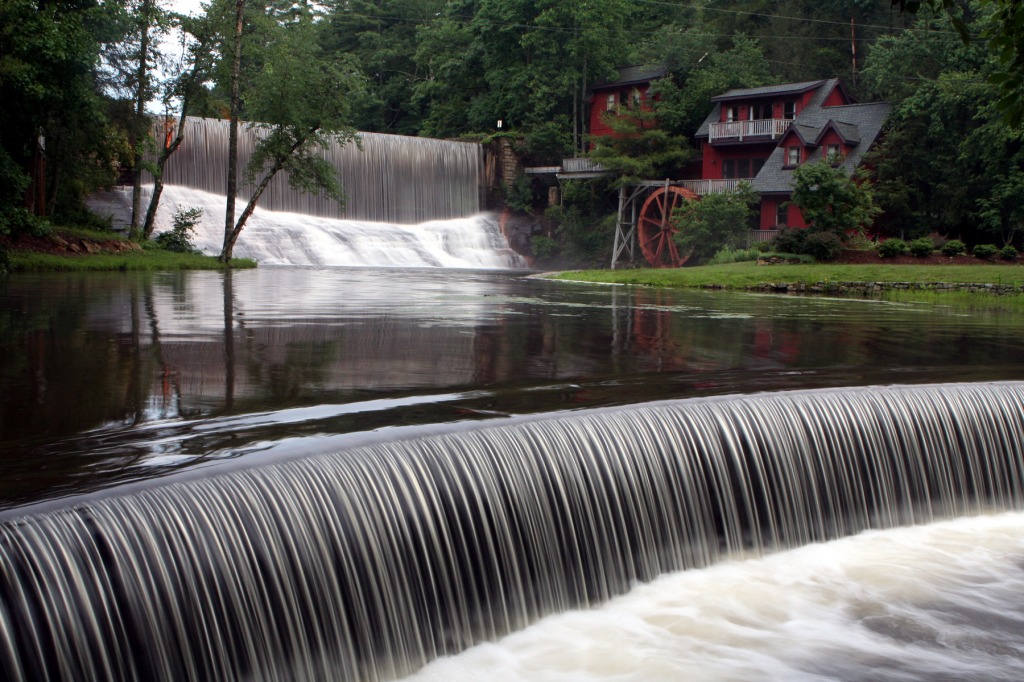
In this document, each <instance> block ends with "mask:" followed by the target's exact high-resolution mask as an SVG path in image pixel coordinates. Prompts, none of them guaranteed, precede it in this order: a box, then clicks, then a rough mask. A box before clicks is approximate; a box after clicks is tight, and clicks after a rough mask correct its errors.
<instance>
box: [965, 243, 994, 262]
mask: <svg viewBox="0 0 1024 682" xmlns="http://www.w3.org/2000/svg"><path fill="white" fill-rule="evenodd" d="M971 253H972V254H973V255H974V256H975V257H976V258H982V259H984V260H991V259H992V258H995V255H996V254H997V253H999V247H998V246H996V245H995V244H975V245H974V248H973V249H971Z"/></svg>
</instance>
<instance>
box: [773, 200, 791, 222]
mask: <svg viewBox="0 0 1024 682" xmlns="http://www.w3.org/2000/svg"><path fill="white" fill-rule="evenodd" d="M788 221H789V202H787V201H784V200H782V199H779V203H777V204H775V224H776V225H777V226H779V227H785V226H786V225H787V224H788Z"/></svg>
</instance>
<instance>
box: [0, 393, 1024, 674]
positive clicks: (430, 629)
mask: <svg viewBox="0 0 1024 682" xmlns="http://www.w3.org/2000/svg"><path fill="white" fill-rule="evenodd" d="M1022 408H1024V384H1022V383H997V384H964V385H943V386H924V387H886V388H877V387H876V388H863V389H838V390H820V391H805V392H793V393H783V394H774V395H760V396H750V397H735V398H712V399H703V400H683V401H674V402H664V403H651V404H647V405H640V406H632V407H626V408H606V409H600V410H593V411H587V412H580V413H573V414H567V415H557V416H547V417H535V418H521V419H518V420H510V422H509V423H503V424H499V425H492V426H485V427H477V428H472V427H470V426H469V425H467V426H465V427H464V428H463V429H461V430H456V431H453V432H451V433H436V434H431V435H424V436H422V437H419V438H410V439H408V440H398V441H392V442H388V441H384V442H380V443H377V444H369V445H363V446H360V447H355V448H353V449H350V450H347V451H343V452H339V453H330V454H322V455H317V456H314V457H308V458H302V459H295V460H293V461H288V462H281V463H276V464H272V465H268V466H261V467H255V468H249V469H240V470H235V471H230V472H225V473H221V474H219V475H216V476H211V477H209V478H206V479H198V480H185V481H177V482H171V483H168V484H165V485H163V486H157V487H153V488H149V489H145V490H141V491H134V492H124V493H121V494H118V493H117V492H116V491H111V492H109V493H107V494H105V495H102V496H100V497H97V498H90V499H81V500H74V501H70V502H68V503H67V504H65V505H64V506H63V508H59V509H51V510H48V511H39V512H37V513H34V514H23V515H21V516H17V515H15V516H14V518H8V520H6V521H5V522H4V523H3V525H2V526H0V569H2V571H0V576H2V579H0V635H2V638H0V642H2V644H3V646H2V648H0V669H2V670H3V671H4V673H5V674H6V678H7V679H12V680H28V679H165V680H180V679H239V678H246V679H389V678H393V677H395V676H397V675H400V674H403V673H405V672H408V671H410V670H414V669H416V668H418V667H420V666H422V665H423V664H424V663H426V662H428V661H430V660H432V659H434V658H436V657H438V656H441V655H444V654H447V653H452V652H456V651H459V650H461V649H464V648H465V647H467V646H469V645H471V644H473V643H475V642H478V641H481V640H484V639H488V638H493V637H496V636H498V635H500V634H502V633H505V632H508V631H510V630H513V629H516V628H519V627H521V626H522V625H524V624H526V623H529V622H532V621H534V620H536V619H538V618H540V617H542V616H544V615H546V614H550V613H553V612H557V611H562V610H565V609H568V608H572V607H574V606H579V605H588V604H594V603H596V602H600V601H603V600H606V599H608V598H609V597H612V596H614V595H617V594H621V593H623V592H624V591H625V590H627V589H628V588H629V587H630V586H631V585H633V584H634V583H635V582H636V581H647V580H650V579H652V578H654V577H656V576H658V575H659V574H662V573H665V572H668V571H674V570H679V569H684V568H691V567H699V566H705V565H708V564H711V563H713V562H714V561H715V560H716V559H718V558H719V557H720V556H722V555H723V554H724V553H727V552H730V551H734V550H741V549H749V550H753V551H756V552H763V551H770V550H776V549H781V548H786V547H793V546H799V545H805V544H807V543H810V542H813V541H818V540H825V539H830V538H837V537H841V536H845V535H850V534H853V533H857V532H858V531H861V530H863V529H866V528H880V527H892V526H897V525H903V524H913V523H921V522H926V521H930V520H933V519H937V518H943V517H951V516H961V515H969V514H974V513H979V512H982V511H987V510H991V509H1019V508H1020V507H1021V503H1022V502H1024V440H1022V433H1024V409H1022Z"/></svg>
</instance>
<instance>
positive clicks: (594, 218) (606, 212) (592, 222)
mask: <svg viewBox="0 0 1024 682" xmlns="http://www.w3.org/2000/svg"><path fill="white" fill-rule="evenodd" d="M609 195H610V193H609V192H608V187H607V186H602V185H601V184H600V183H594V182H587V181H585V180H569V181H567V182H565V183H563V185H562V203H561V204H560V205H558V206H551V207H549V208H548V209H547V211H546V212H545V215H546V216H547V217H548V218H549V219H551V220H552V221H554V222H555V224H556V225H557V227H556V228H555V234H556V237H557V241H558V248H559V252H560V254H561V255H562V256H563V257H565V258H566V259H567V260H569V261H576V262H580V263H594V262H599V261H600V260H601V259H603V258H605V257H606V256H607V255H608V254H609V253H610V252H611V247H612V239H613V235H614V233H615V221H616V219H617V216H616V214H615V212H614V208H613V207H612V206H610V205H609V204H608V203H607V198H608V197H609Z"/></svg>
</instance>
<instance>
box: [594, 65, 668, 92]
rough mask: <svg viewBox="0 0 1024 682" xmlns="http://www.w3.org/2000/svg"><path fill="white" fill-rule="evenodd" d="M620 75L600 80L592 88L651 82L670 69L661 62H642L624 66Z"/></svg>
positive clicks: (662, 76) (620, 70) (661, 76)
mask: <svg viewBox="0 0 1024 682" xmlns="http://www.w3.org/2000/svg"><path fill="white" fill-rule="evenodd" d="M618 71H619V74H618V76H617V77H616V78H615V79H614V80H610V81H599V82H597V83H595V84H594V85H592V86H591V90H597V89H600V88H607V87H611V86H616V87H618V86H622V85H635V84H637V83H649V82H651V81H653V80H657V79H659V78H664V77H665V74H667V73H668V70H667V69H666V68H665V67H664V66H662V65H660V64H641V65H639V66H624V67H622V68H620V69H619V70H618Z"/></svg>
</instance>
